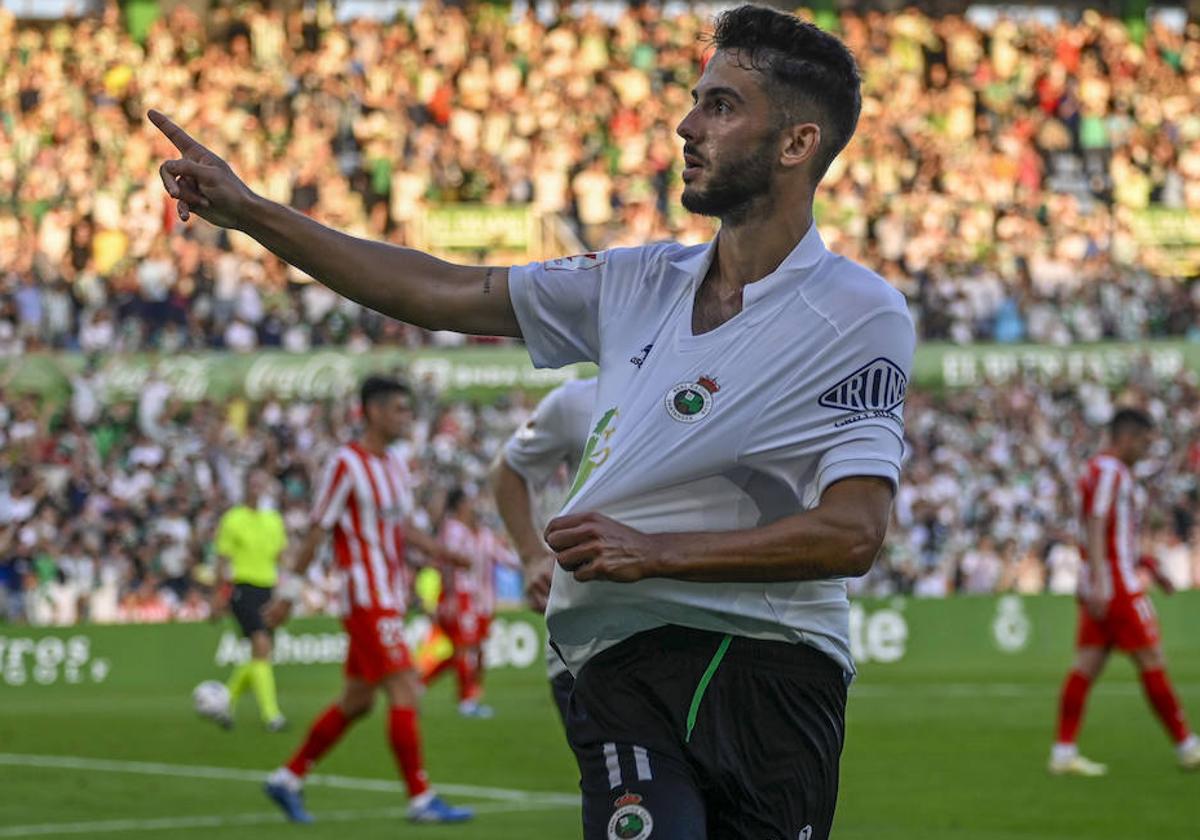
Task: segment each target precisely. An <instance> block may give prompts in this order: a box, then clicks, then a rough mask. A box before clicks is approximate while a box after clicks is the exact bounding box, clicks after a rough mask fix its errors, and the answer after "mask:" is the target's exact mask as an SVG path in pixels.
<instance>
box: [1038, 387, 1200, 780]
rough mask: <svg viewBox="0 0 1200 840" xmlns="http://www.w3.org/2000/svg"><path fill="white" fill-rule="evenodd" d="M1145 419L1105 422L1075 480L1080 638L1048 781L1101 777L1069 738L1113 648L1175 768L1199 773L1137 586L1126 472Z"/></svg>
mask: <svg viewBox="0 0 1200 840" xmlns="http://www.w3.org/2000/svg"><path fill="white" fill-rule="evenodd" d="M1152 433H1153V424H1152V422H1151V420H1150V417H1149V416H1148V415H1147V414H1145V413H1144V412H1142V411H1139V410H1137V409H1133V408H1123V409H1121V410H1119V411H1118V412H1117V413H1116V414H1114V415H1113V418H1112V420H1111V421H1110V423H1109V446H1108V449H1107V450H1106V451H1104V452H1103V453H1101V454H1099V455H1096V456H1095V457H1093V458H1092V459H1091V460H1090V461H1088V463H1087V467H1086V469H1085V470H1084V473H1083V476H1082V477H1081V478H1080V480H1079V495H1080V501H1081V508H1080V514H1081V516H1080V519H1081V521H1080V527H1081V528H1082V533H1083V535H1084V545H1083V552H1082V553H1083V557H1084V561H1085V562H1084V565H1083V568H1082V570H1081V573H1080V576H1079V632H1078V636H1077V641H1076V644H1077V648H1078V649H1077V651H1076V653H1075V662H1074V664H1073V665H1072V666H1071V673H1070V674H1069V675H1068V676H1067V680H1066V682H1065V683H1064V684H1063V688H1062V697H1061V699H1060V701H1059V713H1058V739H1057V741H1056V742H1055V744H1054V748H1053V749H1052V750H1051V753H1050V772H1051V773H1053V774H1055V775H1065V774H1070V775H1075V776H1102V775H1104V774H1105V773H1106V772H1108V768H1107V767H1105V766H1104V765H1103V764H1098V763H1096V762H1094V761H1089V760H1088V759H1086V758H1084V757H1083V756H1081V755H1080V754H1079V748H1078V747H1077V746H1076V743H1075V740H1076V737H1077V736H1078V734H1079V727H1080V724H1081V722H1082V721H1083V707H1084V704H1085V703H1086V702H1087V695H1088V691H1089V690H1090V689H1091V687H1092V683H1093V682H1095V681H1096V678H1097V677H1099V676H1100V672H1101V671H1102V670H1103V669H1104V664H1105V663H1106V662H1107V661H1108V656H1109V654H1110V653H1111V652H1112V649H1113V648H1117V649H1118V650H1120V651H1122V652H1124V653H1127V654H1129V656H1130V657H1132V659H1133V661H1134V664H1135V665H1136V666H1137V669H1138V672H1139V674H1140V676H1141V680H1142V687H1143V688H1144V689H1145V691H1146V699H1147V700H1149V701H1150V706H1151V708H1153V709H1154V712H1155V714H1157V715H1158V718H1159V720H1161V721H1162V723H1163V726H1165V727H1166V729H1167V732H1168V734H1169V735H1170V736H1171V739H1172V741H1174V743H1175V745H1176V747H1175V748H1176V756H1177V758H1178V761H1179V765H1180V766H1181V767H1183V768H1184V769H1188V770H1195V769H1200V738H1197V737H1196V735H1195V734H1194V733H1193V732H1192V731H1191V730H1190V729H1189V728H1188V725H1187V721H1186V720H1185V719H1184V716H1183V709H1182V708H1180V705H1179V700H1178V699H1177V698H1176V696H1175V691H1174V689H1173V688H1172V687H1171V681H1170V680H1169V679H1168V678H1167V672H1166V661H1165V660H1164V658H1163V652H1162V645H1161V644H1160V641H1159V631H1158V619H1157V618H1156V617H1155V614H1154V606H1153V604H1151V603H1150V599H1149V598H1148V597H1146V593H1145V592H1144V591H1142V584H1141V581H1140V580H1138V575H1137V571H1136V566H1137V565H1138V525H1139V521H1140V519H1141V513H1142V510H1141V509H1142V504H1143V502H1142V498H1143V495H1144V493H1143V491H1142V490H1141V488H1139V487H1138V486H1137V485H1136V483H1135V482H1134V477H1133V467H1134V465H1135V464H1137V462H1138V461H1140V460H1141V459H1142V458H1143V457H1145V455H1146V452H1147V450H1148V449H1149V447H1150V442H1151V436H1152Z"/></svg>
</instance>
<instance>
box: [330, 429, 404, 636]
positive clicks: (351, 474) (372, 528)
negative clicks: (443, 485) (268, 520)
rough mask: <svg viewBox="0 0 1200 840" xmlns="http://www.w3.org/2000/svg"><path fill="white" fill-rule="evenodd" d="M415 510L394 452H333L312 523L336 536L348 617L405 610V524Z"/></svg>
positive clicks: (354, 447) (350, 447)
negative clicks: (351, 614) (344, 578)
mask: <svg viewBox="0 0 1200 840" xmlns="http://www.w3.org/2000/svg"><path fill="white" fill-rule="evenodd" d="M411 509H412V499H411V489H410V486H409V474H408V469H407V467H406V466H405V465H404V462H403V461H402V460H401V459H400V457H399V456H398V455H396V454H395V453H394V452H392V451H389V452H387V453H386V454H384V455H376V454H374V453H371V452H368V451H367V450H366V449H364V448H363V447H362V446H360V445H359V444H357V443H350V444H347V445H345V446H342V447H339V448H338V450H337V452H335V453H334V455H333V458H332V459H331V460H330V462H329V464H328V466H327V467H326V470H325V474H324V476H323V477H322V479H321V485H320V487H319V488H318V491H317V496H316V502H315V504H314V506H313V510H312V516H311V521H312V523H313V524H314V525H317V526H319V527H321V528H324V529H326V530H331V531H332V532H333V558H334V562H335V563H336V564H337V565H338V567H339V568H340V569H342V571H343V572H344V573H345V576H346V583H345V587H344V588H343V590H342V611H343V613H349V612H351V611H355V610H368V611H379V610H384V611H396V612H404V609H405V605H406V597H405V594H406V593H407V591H408V571H407V566H406V565H405V562H404V525H405V522H406V517H407V515H408V513H409V511H410V510H411Z"/></svg>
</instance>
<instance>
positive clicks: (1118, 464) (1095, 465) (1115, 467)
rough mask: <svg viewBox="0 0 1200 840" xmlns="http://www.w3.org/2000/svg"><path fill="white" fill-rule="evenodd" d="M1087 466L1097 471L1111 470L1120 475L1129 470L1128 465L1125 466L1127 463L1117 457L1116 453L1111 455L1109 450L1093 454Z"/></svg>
mask: <svg viewBox="0 0 1200 840" xmlns="http://www.w3.org/2000/svg"><path fill="white" fill-rule="evenodd" d="M1087 467H1088V469H1089V470H1090V471H1093V472H1096V473H1101V472H1109V471H1111V472H1115V473H1117V474H1119V475H1123V474H1124V473H1127V472H1128V471H1129V469H1128V467H1126V466H1125V463H1124V462H1123V461H1122V460H1121V459H1120V458H1118V457H1116V456H1115V455H1110V454H1109V453H1107V452H1100V453H1098V454H1096V455H1093V456H1092V457H1091V458H1089V459H1088V462H1087Z"/></svg>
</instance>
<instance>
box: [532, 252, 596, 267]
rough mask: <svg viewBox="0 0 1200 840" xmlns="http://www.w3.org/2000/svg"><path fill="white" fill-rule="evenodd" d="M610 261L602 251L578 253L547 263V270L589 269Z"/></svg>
mask: <svg viewBox="0 0 1200 840" xmlns="http://www.w3.org/2000/svg"><path fill="white" fill-rule="evenodd" d="M607 261H608V258H607V257H606V256H605V255H604V254H602V253H591V254H577V255H575V256H573V257H559V258H558V259H556V260H550V261H549V262H547V263H546V264H545V267H546V271H587V270H589V269H593V268H599V267H600V266H602V265H604V263H605V262H607Z"/></svg>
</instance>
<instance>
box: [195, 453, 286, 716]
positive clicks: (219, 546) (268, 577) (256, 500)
mask: <svg viewBox="0 0 1200 840" xmlns="http://www.w3.org/2000/svg"><path fill="white" fill-rule="evenodd" d="M270 480H271V479H270V477H269V476H268V475H267V474H266V473H265V472H263V471H262V470H261V469H253V470H251V471H250V472H249V474H248V475H247V476H246V491H245V495H244V497H243V499H242V503H241V504H240V505H236V506H235V507H233V508H230V509H229V510H228V511H226V513H225V514H224V515H223V516H222V517H221V520H220V522H219V523H218V524H217V539H216V551H217V582H216V588H215V590H214V594H213V613H214V614H216V613H217V612H219V609H218V607H220V606H222V605H221V604H220V600H221V599H222V597H223V593H224V592H225V590H226V587H227V585H228V582H229V580H230V579H232V581H233V593H232V595H230V597H229V607H230V610H231V611H232V612H233V617H234V618H235V619H236V620H237V623H238V626H239V627H241V629H242V634H243V635H244V636H245V637H246V638H247V639H249V640H250V661H249V662H244V663H242V664H241V665H238V666H237V667H236V668H235V669H234V671H233V675H232V676H230V678H229V682H228V683H227V687H228V688H229V706H230V708H229V709H227V710H225V711H224V712H221V713H217V714H215V715H213V719H214V720H216V721H217V723H219V724H221V725H222V726H225V727H229V726H232V725H233V710H234V709H236V708H237V702H238V698H239V697H241V695H242V692H244V691H245V690H246V687H247V686H251V687H253V689H254V698H255V700H256V701H257V702H258V711H259V714H260V715H262V719H263V723H264V724H265V725H266V727H267V729H268V730H269V731H271V732H279V731H282V730H283V728H284V727H285V726H287V721H286V720H285V719H284V717H283V713H282V712H281V711H280V710H279V701H278V700H277V699H276V697H275V673H274V672H273V671H272V670H271V630H270V629H269V628H268V627H267V625H266V619H265V618H264V616H263V609H264V608H265V607H266V605H267V604H268V602H270V600H271V592H272V587H274V586H275V583H276V580H277V577H278V572H277V564H278V562H279V556H280V554H282V553H283V550H284V549H285V548H286V547H287V531H286V529H285V528H284V525H283V517H282V516H280V515H279V511H277V510H275V509H274V508H270V507H266V506H264V505H263V504H262V501H263V496H264V495H265V493H266V490H267V488H268V487H269V486H270ZM227 566H228V568H229V570H230V573H229V574H227V573H226V567H227Z"/></svg>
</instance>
